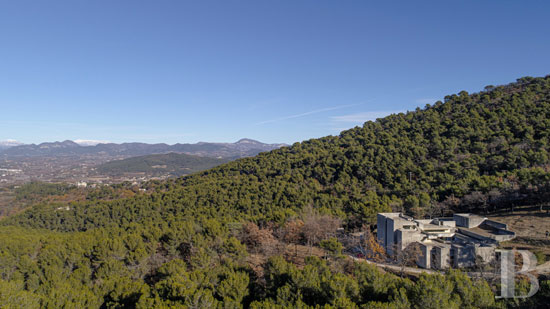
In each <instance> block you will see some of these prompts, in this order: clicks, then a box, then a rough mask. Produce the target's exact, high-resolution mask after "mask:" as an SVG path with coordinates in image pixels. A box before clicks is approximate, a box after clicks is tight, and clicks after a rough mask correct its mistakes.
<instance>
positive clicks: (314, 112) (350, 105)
mask: <svg viewBox="0 0 550 309" xmlns="http://www.w3.org/2000/svg"><path fill="white" fill-rule="evenodd" d="M358 105H361V103H359V104H348V105H339V106H333V107H325V108H321V109H316V110H312V111H309V112H305V113H301V114H295V115H289V116H285V117H280V118H275V119H271V120H265V121H260V122H257V123H255V125H262V124H267V123H273V122H279V121H283V120H288V119H294V118H301V117H305V116H309V115H313V114H319V113H324V112H329V111H333V110H338V109H342V108H347V107H353V106H358Z"/></svg>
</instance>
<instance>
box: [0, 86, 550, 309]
mask: <svg viewBox="0 0 550 309" xmlns="http://www.w3.org/2000/svg"><path fill="white" fill-rule="evenodd" d="M549 137H550V77H545V78H530V77H526V78H522V79H519V80H518V81H517V82H516V83H513V84H510V85H507V86H498V87H493V86H488V87H486V90H485V91H482V92H480V93H475V94H471V95H470V94H468V93H466V92H461V93H459V94H457V95H452V96H447V97H445V100H444V102H436V103H435V104H434V105H433V106H426V107H425V108H424V109H420V108H419V109H417V110H416V111H412V112H408V113H402V114H397V115H391V116H388V117H385V118H383V119H379V120H377V121H376V122H367V123H365V124H364V125H363V127H356V128H353V129H350V130H347V131H344V132H342V133H341V134H340V135H339V136H329V137H325V138H321V139H312V140H309V141H305V142H302V143H296V144H294V145H292V146H290V147H284V148H281V149H277V150H274V151H271V152H268V153H261V154H259V155H258V156H256V157H253V158H245V159H240V160H237V161H234V162H230V163H227V164H223V165H221V166H218V167H216V168H213V169H210V170H207V171H204V172H201V173H198V174H194V175H191V176H187V177H182V178H179V179H176V180H171V181H167V182H151V183H149V184H148V190H149V191H148V193H143V194H137V195H135V196H133V197H131V198H125V199H116V200H113V201H100V200H94V199H93V198H90V199H88V201H86V202H73V203H69V204H68V205H67V206H69V207H67V208H62V209H60V207H59V204H55V205H49V204H41V205H36V206H35V207H33V208H32V209H29V210H28V211H25V212H23V213H21V214H19V215H16V216H13V217H10V218H8V219H6V220H3V221H2V224H3V227H2V228H1V229H0V237H1V239H2V240H1V241H0V253H1V255H0V276H1V279H2V280H3V281H0V284H1V285H2V289H0V301H2V302H5V301H8V300H9V301H14V302H20V303H14V306H17V305H25V306H28V307H32V306H39V305H40V306H51V307H59V306H61V305H63V304H65V305H68V306H77V307H81V306H90V307H100V306H106V307H124V306H129V307H132V306H136V305H138V306H141V307H151V306H184V307H189V308H193V307H194V308H197V307H201V306H202V307H212V306H216V305H221V303H222V302H223V303H225V305H226V306H228V307H234V306H237V307H238V306H240V305H244V306H245V307H248V306H251V307H254V308H278V307H275V306H279V307H281V308H282V307H288V306H295V307H300V306H301V307H307V306H316V305H319V306H323V305H327V306H333V307H335V308H349V307H354V306H365V307H366V308H386V306H395V307H396V308H406V307H409V306H413V307H417V308H443V307H445V308H458V307H492V306H495V304H494V298H493V297H494V295H493V294H492V293H493V292H492V291H491V290H490V288H489V286H488V285H487V284H486V283H485V282H482V281H472V280H470V279H468V278H466V277H465V276H464V275H463V274H460V273H456V272H451V273H450V274H448V275H446V276H445V277H443V276H422V277H421V278H420V279H419V280H417V281H411V280H409V279H402V278H399V277H396V276H393V275H389V274H383V273H381V272H379V271H377V270H376V269H373V268H372V267H370V266H366V265H364V264H361V263H351V262H346V260H345V259H344V258H342V257H340V256H339V255H338V254H335V255H334V256H332V258H330V259H329V260H328V261H321V260H318V259H316V258H310V259H308V260H307V261H306V266H304V267H297V266H295V265H293V264H291V263H289V262H286V261H284V260H282V259H281V258H280V257H278V255H280V254H281V251H280V250H279V251H277V250H275V251H274V250H267V249H266V248H263V245H264V244H268V243H283V244H284V243H285V242H287V243H293V242H295V243H300V244H308V245H319V244H322V241H330V233H328V232H329V231H328V230H329V229H328V228H326V229H327V233H324V234H323V233H321V234H319V233H317V234H315V237H310V236H311V233H310V234H308V233H309V232H311V230H313V228H312V226H314V225H313V223H312V222H314V221H316V220H317V221H316V222H325V221H322V220H324V219H322V218H325V216H326V217H329V218H332V219H331V220H332V221H330V220H329V221H326V222H340V221H339V220H341V222H342V223H343V224H344V226H345V227H346V228H347V229H348V230H351V229H356V228H361V227H362V226H365V225H367V226H368V225H370V224H373V223H374V221H375V214H376V213H377V212H380V211H390V210H392V209H393V210H396V211H401V210H402V211H405V212H407V213H410V214H414V215H415V216H429V215H439V214H444V213H446V212H448V211H450V210H457V211H476V212H485V211H493V210H495V209H498V208H503V207H511V206H513V205H522V204H537V203H542V202H544V201H545V200H547V199H548V197H550V190H549V189H550V172H549V167H550V166H549V160H548V151H549V147H550V144H549V142H550V140H549ZM327 220H328V219H327ZM245 222H252V223H247V224H246V225H245V226H250V224H252V225H253V226H255V228H243V227H242V226H243V223H245ZM308 224H309V225H308ZM321 226H322V225H321ZM331 226H332V225H331ZM334 226H336V224H335V225H334ZM23 227H24V228H25V229H23ZM306 227H309V228H310V229H309V230H308V229H307V228H306ZM293 231H294V232H295V231H299V232H297V233H294V232H293ZM308 231H309V232H308ZM293 233H294V234H293ZM288 235H294V236H295V237H290V236H288ZM308 235H309V236H308ZM319 235H321V236H319ZM251 239H252V240H251ZM323 246H325V247H326V248H333V247H334V246H330V245H327V243H324V245H323ZM275 247H277V246H275ZM336 247H337V246H336ZM327 250H328V251H331V250H332V251H338V250H333V249H330V250H329V249H327ZM332 251H331V252H332ZM258 252H260V253H261V254H262V255H264V256H268V257H269V256H272V257H271V258H270V259H269V260H268V262H266V263H263V264H261V265H260V266H258V265H252V264H251V262H250V260H249V257H250V256H252V255H255V254H258ZM268 252H269V253H268ZM274 252H275V253H274ZM277 252H278V253H277ZM247 256H248V258H247ZM541 284H542V286H543V292H541V293H548V291H547V290H544V287H545V286H546V285H547V284H548V283H547V282H542V283H541ZM453 293H454V294H453ZM451 294H453V295H458V296H452V297H451ZM539 295H546V294H539ZM545 297H547V295H546V296H545ZM427 298H428V299H430V301H431V302H432V303H431V304H430V303H428V304H427V303H425V300H426V299H427ZM434 299H437V301H434ZM528 301H536V300H535V299H533V300H528ZM512 305H514V304H512ZM516 305H517V304H516ZM524 305H536V304H535V303H528V304H525V303H524Z"/></svg>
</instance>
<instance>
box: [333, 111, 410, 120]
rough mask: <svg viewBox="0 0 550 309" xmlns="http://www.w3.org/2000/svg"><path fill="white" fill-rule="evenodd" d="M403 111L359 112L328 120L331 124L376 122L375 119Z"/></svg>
mask: <svg viewBox="0 0 550 309" xmlns="http://www.w3.org/2000/svg"><path fill="white" fill-rule="evenodd" d="M401 112H403V111H376V112H361V113H355V114H349V115H342V116H333V117H330V119H331V120H332V121H333V122H346V123H363V122H366V121H369V120H376V119H377V118H382V117H386V116H388V115H391V114H397V113H401Z"/></svg>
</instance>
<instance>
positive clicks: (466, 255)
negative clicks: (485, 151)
mask: <svg viewBox="0 0 550 309" xmlns="http://www.w3.org/2000/svg"><path fill="white" fill-rule="evenodd" d="M377 230H378V232H377V233H378V234H377V237H378V242H379V243H380V244H381V245H382V246H383V247H384V249H385V250H386V252H387V253H388V254H389V255H390V256H392V255H394V254H395V253H396V252H395V251H396V250H405V249H406V248H407V247H408V246H409V245H411V244H413V243H415V244H418V245H419V246H420V251H421V256H419V257H418V259H417V264H418V265H419V266H420V267H423V268H433V269H446V268H449V267H454V268H462V267H470V266H473V265H474V264H475V263H476V262H479V261H482V262H490V261H492V260H493V259H494V258H495V249H496V247H497V245H498V243H499V242H501V241H505V240H510V239H513V238H514V237H515V233H514V232H512V231H510V230H508V226H507V225H506V224H503V223H500V222H496V221H493V220H489V219H487V218H485V217H482V216H478V215H474V214H454V215H453V217H452V218H436V219H414V218H412V217H409V216H405V215H403V214H401V213H379V214H378V216H377Z"/></svg>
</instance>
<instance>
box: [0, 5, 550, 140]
mask: <svg viewBox="0 0 550 309" xmlns="http://www.w3.org/2000/svg"><path fill="white" fill-rule="evenodd" d="M382 2H384V4H381V3H382ZM385 2H388V4H386V3H385ZM389 2H391V4H389ZM548 16H550V6H549V4H548V2H547V1H402V2H400V3H399V2H397V1H317V0H316V1H295V0H292V1H193V2H191V1H179V0H178V1H176V0H174V1H118V0H117V1H111V0H109V1H78V0H70V1H55V0H49V1H38V0H37V1H24V0H23V1H21V0H17V1H8V0H6V1H1V2H0V140H5V139H17V140H20V141H22V142H27V143H30V142H35V143H36V142H42V141H55V140H65V139H73V140H74V139H95V140H108V141H112V142H123V141H143V142H167V143H176V142H197V141H236V140H237V139H239V138H242V137H248V138H254V139H258V140H261V141H264V142H286V143H292V142H295V141H301V140H304V139H309V138H313V137H320V136H325V135H330V134H333V135H334V134H338V133H339V132H340V131H341V130H342V129H346V128H351V127H353V126H356V125H361V124H362V123H363V122H364V121H365V120H369V119H374V118H376V117H379V116H383V115H386V114H389V113H392V112H398V111H405V110H412V109H414V108H416V107H417V106H422V107H423V106H424V105H425V104H426V103H433V102H434V101H436V100H439V99H441V98H442V97H443V96H445V95H447V94H452V93H457V92H459V91H461V90H466V91H469V92H474V91H479V90H481V89H483V87H484V86H485V85H489V84H494V85H497V84H504V83H508V82H512V81H515V79H516V78H519V77H522V76H544V75H547V74H550V56H549V55H550V26H549V24H548Z"/></svg>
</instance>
